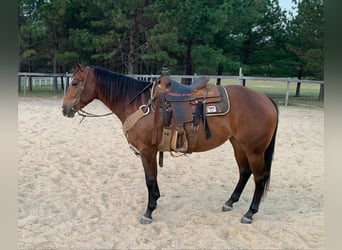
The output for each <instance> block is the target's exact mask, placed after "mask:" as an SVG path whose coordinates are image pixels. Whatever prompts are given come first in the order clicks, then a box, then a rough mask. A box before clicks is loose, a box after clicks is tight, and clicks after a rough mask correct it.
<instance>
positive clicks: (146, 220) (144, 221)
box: [140, 215, 152, 225]
mask: <svg viewBox="0 0 342 250" xmlns="http://www.w3.org/2000/svg"><path fill="white" fill-rule="evenodd" d="M151 223H152V218H148V217H146V216H145V215H143V216H142V217H141V219H140V224H143V225H147V224H151Z"/></svg>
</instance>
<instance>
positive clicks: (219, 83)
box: [216, 63, 223, 85]
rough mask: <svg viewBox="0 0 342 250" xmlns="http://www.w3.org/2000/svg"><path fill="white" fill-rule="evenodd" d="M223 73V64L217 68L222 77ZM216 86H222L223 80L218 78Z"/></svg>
mask: <svg viewBox="0 0 342 250" xmlns="http://www.w3.org/2000/svg"><path fill="white" fill-rule="evenodd" d="M222 73H223V66H222V63H220V64H219V65H218V67H217V75H219V76H220V75H222ZM216 85H221V78H217V80H216Z"/></svg>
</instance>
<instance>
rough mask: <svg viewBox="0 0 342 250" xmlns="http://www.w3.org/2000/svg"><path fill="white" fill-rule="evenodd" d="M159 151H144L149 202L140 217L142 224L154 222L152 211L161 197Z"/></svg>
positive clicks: (142, 155)
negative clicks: (158, 168)
mask: <svg viewBox="0 0 342 250" xmlns="http://www.w3.org/2000/svg"><path fill="white" fill-rule="evenodd" d="M156 156H157V152H152V153H151V152H142V153H141V160H142V164H143V167H144V171H145V180H146V186H147V190H148V204H147V209H146V212H145V213H144V215H143V216H142V217H141V219H140V223H141V224H150V223H151V222H152V212H153V211H154V210H155V209H156V207H157V200H158V198H159V197H160V193H159V187H158V182H157V173H158V171H157V158H156Z"/></svg>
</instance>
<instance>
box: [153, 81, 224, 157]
mask: <svg viewBox="0 0 342 250" xmlns="http://www.w3.org/2000/svg"><path fill="white" fill-rule="evenodd" d="M208 82H209V77H206V76H204V77H198V78H197V79H195V80H194V82H193V83H192V84H191V85H184V84H181V83H178V82H176V81H174V80H171V79H170V78H169V77H168V76H165V75H164V76H161V77H160V79H159V84H158V85H157V87H156V88H155V93H156V96H157V107H156V112H155V116H156V117H155V121H160V123H162V135H161V141H160V143H159V144H158V150H159V151H161V152H164V151H168V152H171V151H174V152H180V153H192V152H193V150H194V148H195V146H196V143H197V137H198V128H199V124H200V122H202V123H203V127H204V129H205V133H206V138H207V139H208V138H210V136H211V133H210V128H209V124H208V122H207V116H213V115H224V114H226V113H227V112H228V111H229V99H228V93H227V91H226V89H225V88H223V87H222V86H220V85H214V84H209V83H208ZM191 122H192V129H191V130H190V132H189V133H186V130H185V125H186V124H189V123H191ZM155 124H156V123H155ZM155 131H156V129H155ZM155 141H156V135H155V136H154V138H153V142H155Z"/></svg>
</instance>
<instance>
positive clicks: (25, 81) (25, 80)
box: [24, 75, 27, 96]
mask: <svg viewBox="0 0 342 250" xmlns="http://www.w3.org/2000/svg"><path fill="white" fill-rule="evenodd" d="M26 84H27V76H26V75H25V79H24V96H26V87H27V86H26Z"/></svg>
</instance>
